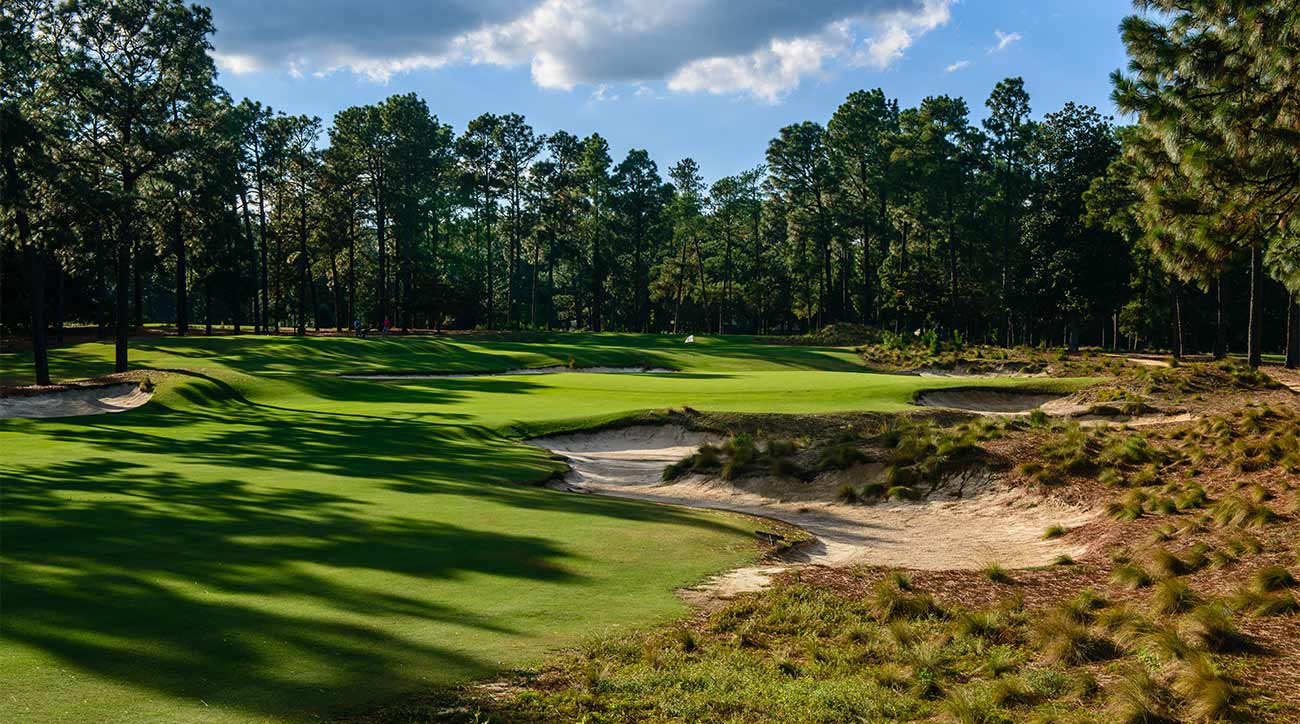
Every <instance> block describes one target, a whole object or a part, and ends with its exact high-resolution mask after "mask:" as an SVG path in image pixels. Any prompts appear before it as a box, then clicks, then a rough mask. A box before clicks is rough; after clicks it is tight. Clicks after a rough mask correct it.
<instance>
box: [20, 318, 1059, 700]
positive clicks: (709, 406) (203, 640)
mask: <svg viewBox="0 0 1300 724" xmlns="http://www.w3.org/2000/svg"><path fill="white" fill-rule="evenodd" d="M111 355H112V349H111V347H110V346H109V345H105V344H98V343H87V344H81V345H76V346H71V347H65V348H62V349H57V350H54V352H53V354H52V357H51V366H52V369H53V372H54V375H55V377H58V378H76V377H88V376H95V375H99V374H103V373H105V372H107V371H108V370H109V369H110V360H111ZM132 363H133V365H134V366H136V367H152V368H155V369H160V370H161V369H166V370H173V372H170V373H166V374H164V373H158V374H157V376H155V377H154V378H153V379H154V381H155V382H157V383H158V392H157V394H156V396H155V397H154V399H153V401H152V402H151V403H149V404H148V405H147V406H145V407H143V408H141V409H139V410H135V411H132V412H129V413H125V414H120V415H106V416H97V417H84V418H69V419H64V420H4V421H0V450H3V451H4V455H3V458H2V459H0V479H3V483H4V484H3V490H2V491H0V496H2V498H0V503H2V506H3V525H2V526H0V565H2V566H3V570H4V585H3V587H2V588H0V597H2V601H0V605H2V607H3V641H2V645H0V691H3V692H4V694H3V696H0V720H3V721H66V722H80V721H103V722H114V721H120V722H128V721H132V722H133V721H147V720H153V721H205V722H244V721H305V720H308V719H315V718H319V717H327V718H328V717H333V716H339V715H346V714H347V713H349V712H355V711H360V710H364V709H367V708H370V707H372V706H374V705H377V704H381V703H384V702H389V701H392V700H394V699H398V698H400V697H402V696H404V695H409V694H412V693H419V692H425V691H429V690H431V689H432V688H435V687H439V686H443V685H449V684H456V683H460V682H464V681H466V680H469V679H473V678H477V677H483V676H489V675H492V674H493V673H495V672H498V671H500V670H502V669H504V668H511V667H517V666H523V665H528V664H532V663H536V662H539V661H541V660H542V658H543V656H544V655H545V654H546V653H547V652H549V651H552V650H554V649H556V648H558V647H561V646H568V645H572V644H575V643H577V642H579V641H581V640H583V639H585V638H587V637H589V636H592V635H609V634H615V633H617V632H619V631H622V630H626V629H628V628H633V627H642V626H646V625H649V624H653V623H656V622H660V621H666V620H669V619H671V618H673V617H675V616H679V615H680V614H681V612H682V610H683V608H682V604H681V603H680V602H679V601H678V600H677V599H676V597H675V596H674V595H673V594H672V590H673V589H674V588H676V587H679V586H682V585H686V584H690V583H693V582H696V581H699V580H701V579H702V578H704V577H705V576H707V575H709V574H710V573H713V572H715V571H718V570H722V569H725V568H728V567H732V566H736V565H739V564H742V563H744V562H746V561H749V560H752V559H753V557H754V556H755V555H756V549H755V546H754V544H753V541H752V530H753V522H752V521H749V520H747V519H744V518H741V517H739V516H734V515H729V514H725V513H714V512H708V513H706V512H697V511H691V510H686V509H681V508H672V507H665V506H656V505H651V504H646V503H640V502H634V501H626V500H617V499H611V498H599V497H591V496H583V495H574V494H566V493H560V492H555V491H549V490H543V489H539V488H534V487H530V486H527V485H520V484H519V483H524V482H529V481H535V480H538V479H541V478H544V477H545V476H547V475H549V474H551V473H553V472H555V471H557V470H559V469H560V468H561V467H562V464H561V463H559V462H557V461H555V460H552V459H551V458H550V456H549V455H548V454H547V453H546V452H545V451H542V450H539V449H536V448H532V447H528V446H524V445H520V444H519V443H518V440H519V439H521V438H523V437H526V436H530V435H535V434H541V433H546V432H552V431H558V430H565V429H574V428H577V427H581V426H585V425H591V424H595V423H599V422H604V421H612V420H616V419H618V418H620V417H624V416H627V415H629V414H632V413H635V412H638V411H643V410H647V409H654V408H663V407H668V406H676V407H680V406H685V405H689V406H691V407H694V408H696V409H701V410H718V411H732V412H760V411H761V412H790V413H793V412H841V411H849V410H902V409H906V408H907V407H908V402H909V400H911V399H912V397H913V396H914V395H915V394H916V392H917V391H918V390H919V389H921V388H922V387H928V388H933V387H940V386H947V385H949V384H963V381H961V380H953V381H946V380H935V379H925V378H918V377H906V376H882V375H871V374H866V373H863V372H861V371H859V370H860V369H861V368H860V367H859V366H858V361H857V359H856V357H855V355H853V353H852V352H850V351H848V350H842V349H833V348H816V347H780V346H771V345H763V344H757V343H755V342H753V341H751V340H748V339H745V338H734V339H733V338H728V339H720V338H712V339H704V340H702V341H701V342H700V343H699V344H696V345H693V346H686V345H682V344H681V343H680V341H679V340H674V339H673V338H670V337H660V336H648V335H647V336H637V335H586V336H576V335H549V336H548V335H535V336H533V337H532V338H530V339H529V341H518V340H512V339H492V338H465V339H461V338H456V339H444V338H434V339H430V338H411V339H387V340H378V339H370V340H356V339H351V338H313V339H293V338H286V337H280V338H267V337H240V338H206V339H205V338H187V339H176V338H150V339H143V340H137V341H136V342H135V343H134V345H133V348H132ZM570 363H572V364H574V365H577V366H587V365H640V364H649V365H653V366H662V367H669V368H672V369H675V370H679V372H678V373H672V374H662V375H644V376H635V375H575V374H561V375H551V376H530V377H497V378H462V379H442V380H422V381H402V382H374V381H357V380H345V379H340V378H338V377H337V374H338V373H341V372H359V371H372V372H378V371H390V370H402V371H430V372H431V371H471V370H472V371H482V370H505V369H512V368H517V367H521V366H545V365H551V364H570ZM28 364H29V361H28V360H27V359H25V358H24V357H23V356H22V355H21V354H13V353H8V354H3V355H0V376H2V377H3V380H4V382H5V383H6V384H19V383H24V382H30V376H29V374H28V371H27V365H28ZM964 384H967V385H968V384H969V383H964ZM995 384H998V385H1015V384H1024V383H1023V382H1021V381H1014V380H998V381H995ZM1061 384H1063V385H1066V386H1068V385H1069V384H1070V383H1061ZM1041 385H1042V383H1041V382H1038V383H1037V384H1036V385H1035V386H1037V387H1041Z"/></svg>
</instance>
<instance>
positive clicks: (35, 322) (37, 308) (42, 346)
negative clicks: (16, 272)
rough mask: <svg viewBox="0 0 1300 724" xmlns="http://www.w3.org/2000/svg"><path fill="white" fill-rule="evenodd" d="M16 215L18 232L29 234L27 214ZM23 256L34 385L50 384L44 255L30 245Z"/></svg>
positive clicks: (24, 248) (25, 245) (28, 244)
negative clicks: (27, 287) (30, 328)
mask: <svg viewBox="0 0 1300 724" xmlns="http://www.w3.org/2000/svg"><path fill="white" fill-rule="evenodd" d="M18 215H19V216H20V217H22V219H23V220H22V221H21V222H19V223H20V224H21V227H20V232H19V233H21V234H23V235H26V234H29V233H30V230H29V229H26V228H22V227H26V226H27V221H26V217H27V214H26V212H24V211H21V210H20V211H19V212H18ZM23 256H24V257H26V260H27V273H28V276H30V277H31V279H30V280H29V281H30V283H31V295H32V298H31V305H32V359H33V360H34V361H35V367H36V384H38V385H48V384H50V361H49V351H48V346H47V340H46V338H45V255H44V254H41V253H39V252H38V251H36V249H35V248H33V247H32V245H31V243H26V244H23Z"/></svg>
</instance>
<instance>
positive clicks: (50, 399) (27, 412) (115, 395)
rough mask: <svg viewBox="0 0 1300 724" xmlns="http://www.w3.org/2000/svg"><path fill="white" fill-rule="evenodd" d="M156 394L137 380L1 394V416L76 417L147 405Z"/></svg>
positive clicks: (122, 410) (124, 410)
mask: <svg viewBox="0 0 1300 724" xmlns="http://www.w3.org/2000/svg"><path fill="white" fill-rule="evenodd" d="M152 397H153V393H152V392H144V391H142V390H141V389H140V385H139V384H138V383H135V382H121V383H118V384H113V385H104V386H102V387H74V388H70V389H65V390H51V391H49V392H39V393H36V394H34V395H26V396H21V397H3V398H0V418H10V417H31V418H47V417H74V416H77V415H103V414H108V413H114V412H126V411H127V410H132V409H135V408H137V407H139V406H141V405H143V404H144V403H146V402H148V401H149V400H150V398H152Z"/></svg>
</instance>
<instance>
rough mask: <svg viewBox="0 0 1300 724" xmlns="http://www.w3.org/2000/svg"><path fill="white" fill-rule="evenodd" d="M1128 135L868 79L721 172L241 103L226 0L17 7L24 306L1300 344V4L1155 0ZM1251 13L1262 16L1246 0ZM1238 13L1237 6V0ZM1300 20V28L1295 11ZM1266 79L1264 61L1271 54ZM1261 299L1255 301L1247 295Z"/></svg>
mask: <svg viewBox="0 0 1300 724" xmlns="http://www.w3.org/2000/svg"><path fill="white" fill-rule="evenodd" d="M1148 4H1149V5H1152V6H1153V7H1155V8H1156V9H1163V10H1164V12H1163V13H1161V14H1159V15H1156V16H1150V15H1148V16H1141V17H1134V18H1130V19H1128V20H1127V21H1126V22H1125V24H1124V26H1123V28H1122V33H1123V37H1124V41H1125V43H1126V45H1127V47H1128V49H1129V53H1130V56H1131V58H1132V62H1131V67H1130V69H1129V72H1128V73H1116V74H1115V77H1114V86H1115V100H1116V102H1117V104H1118V105H1119V106H1120V107H1121V108H1122V109H1123V110H1125V111H1128V112H1131V113H1133V114H1134V115H1135V116H1136V118H1137V123H1135V124H1134V125H1130V126H1125V127H1120V128H1117V127H1116V126H1115V125H1114V123H1113V122H1112V120H1111V119H1109V118H1106V117H1104V116H1102V115H1101V114H1100V113H1098V111H1097V110H1096V109H1094V108H1091V107H1087V106H1082V105H1077V104H1074V103H1067V104H1066V105H1065V106H1064V107H1063V108H1061V109H1060V110H1057V111H1055V112H1051V113H1047V114H1045V115H1043V116H1042V117H1041V119H1040V120H1035V119H1034V117H1033V114H1032V113H1031V107H1030V97H1029V95H1028V93H1027V92H1026V90H1025V87H1024V83H1023V81H1022V80H1021V79H1019V78H1008V79H1006V80H1004V81H1002V82H1000V83H998V84H997V86H996V87H995V88H994V89H993V90H992V92H991V94H990V95H989V97H988V99H987V100H986V101H985V106H986V111H987V112H986V114H985V117H984V118H983V120H982V121H980V122H979V123H973V122H972V120H971V112H970V109H969V107H968V106H967V103H966V101H964V100H963V99H961V98H955V97H951V96H932V97H928V98H925V99H924V100H923V101H922V102H921V103H920V104H919V105H917V106H916V107H913V108H903V107H900V105H899V103H898V101H897V100H894V99H891V98H889V97H887V96H886V94H885V93H884V92H883V91H881V90H879V89H877V90H872V91H858V92H854V93H852V94H850V95H849V96H848V98H847V99H846V100H845V101H844V103H842V104H841V105H840V106H839V107H838V108H837V109H836V110H835V111H834V113H833V114H832V115H831V116H830V118H828V119H826V121H825V123H820V122H814V121H807V122H803V123H797V124H793V125H790V126H787V127H785V128H782V129H780V131H779V133H778V134H777V136H776V137H775V138H773V139H772V140H771V142H770V143H769V144H768V147H767V149H766V151H765V154H764V156H763V159H764V162H765V163H764V164H763V165H760V166H757V167H755V168H753V169H752V170H749V171H746V172H744V173H740V174H736V175H731V176H725V177H722V178H720V179H718V180H716V181H714V182H713V183H706V181H705V177H704V173H703V171H702V169H700V168H699V166H698V164H696V163H695V162H694V161H693V160H691V159H689V158H686V159H682V160H680V161H678V162H676V163H674V164H673V165H672V166H671V167H670V168H668V169H667V173H666V174H664V173H663V172H661V170H660V169H659V167H658V165H657V164H656V163H655V161H654V160H653V159H652V158H651V156H650V154H649V153H648V152H647V151H645V150H641V149H633V150H631V151H629V152H628V153H627V154H626V155H625V156H624V157H623V158H622V159H621V160H616V159H614V158H613V157H612V156H611V153H610V146H609V143H608V142H607V141H606V140H605V139H604V138H603V137H602V136H600V135H599V134H591V135H589V136H587V137H585V138H582V137H578V136H576V135H573V134H570V133H567V132H565V131H554V132H551V133H540V132H539V131H537V130H536V129H534V128H533V127H531V126H530V125H529V124H528V122H527V120H526V119H525V118H524V117H523V116H521V115H518V114H514V113H506V114H492V113H488V114H483V115H481V116H479V117H477V118H475V119H473V120H472V121H470V122H469V123H468V124H467V126H466V127H465V128H464V129H459V130H458V129H454V128H452V127H451V126H450V125H448V124H445V123H443V122H441V121H440V120H439V119H438V117H437V116H436V115H435V114H434V113H433V112H432V110H431V109H430V108H429V106H428V104H427V103H426V102H425V101H424V100H423V99H421V98H419V97H418V96H416V95H415V94H405V95H394V96H392V97H390V98H388V99H386V100H384V101H382V102H379V103H376V104H373V105H362V106H354V107H351V108H347V109H344V110H342V111H340V112H339V113H337V114H336V115H335V117H334V118H333V119H332V120H331V122H330V123H329V125H328V126H326V125H325V124H324V123H323V122H322V121H321V119H318V118H314V117H307V116H298V115H287V114H285V113H282V112H279V111H275V110H273V109H272V108H270V107H267V106H264V105H262V104H261V103H259V102H256V101H253V100H248V99H245V100H242V101H239V102H235V101H234V100H233V99H231V98H230V97H229V95H228V94H227V93H226V92H225V91H224V90H223V89H222V88H221V87H220V86H219V84H218V83H217V74H216V70H215V67H214V65H213V62H212V59H211V46H210V43H209V37H210V35H211V34H212V32H213V30H214V29H213V26H212V21H211V16H210V13H209V11H208V10H207V9H206V8H203V7H201V6H191V5H185V4H184V3H182V2H180V1H179V0H81V1H79V2H75V3H73V2H69V3H62V2H52V1H51V0H12V1H11V2H7V3H6V4H5V5H4V8H3V10H0V23H2V24H0V47H2V52H3V70H2V71H0V124H3V125H2V126H0V130H2V131H3V134H2V135H0V139H2V140H0V163H2V164H3V168H0V171H2V172H3V189H4V201H3V220H4V237H5V241H6V243H5V245H4V247H3V252H2V253H3V278H4V281H5V283H4V285H3V287H4V289H3V324H4V327H5V330H6V332H10V333H12V332H15V331H26V332H30V334H31V336H32V339H33V347H34V351H35V359H36V367H37V377H38V380H40V381H41V382H42V383H44V382H47V381H48V379H49V377H48V369H47V365H46V351H45V350H46V334H47V329H52V330H53V333H54V334H55V335H56V336H61V335H62V330H63V328H64V326H65V324H68V323H70V322H71V321H78V322H83V323H93V324H94V325H95V326H96V328H97V329H98V330H99V334H100V336H101V337H107V336H109V335H110V333H111V335H112V336H113V337H114V339H115V341H116V366H117V369H118V370H125V369H126V368H127V364H128V359H127V340H128V337H129V335H130V334H131V332H132V331H133V330H134V329H137V328H139V327H140V326H141V325H143V324H144V323H146V322H149V321H165V322H170V323H173V324H174V325H175V330H176V333H177V334H180V335H185V334H189V333H191V331H192V330H191V326H192V325H193V323H194V321H195V320H199V319H201V320H202V321H203V324H204V327H205V332H207V333H211V331H212V328H213V325H221V326H223V327H225V326H230V327H233V329H234V331H236V332H238V331H243V330H244V329H246V328H247V329H251V330H252V331H255V332H261V333H279V332H281V331H291V332H294V333H297V334H304V333H306V332H307V331H308V330H309V329H310V330H321V329H338V330H342V329H346V328H349V327H350V326H351V325H352V324H353V323H354V320H356V321H360V322H361V323H362V324H363V325H365V326H367V327H374V326H378V325H380V324H382V323H384V322H386V321H387V322H391V323H392V325H393V326H394V327H396V328H399V329H402V330H411V329H421V330H426V329H433V330H441V329H444V328H456V329H474V328H484V329H586V330H592V331H616V330H617V331H636V332H665V331H667V332H697V333H700V332H708V333H728V332H743V333H757V334H783V333H795V332H804V331H808V330H811V329H815V328H818V327H820V326H823V325H826V324H832V323H837V322H855V323H861V324H865V325H870V326H872V327H877V328H880V329H883V330H888V331H889V332H891V333H893V334H897V335H902V334H907V335H910V334H912V333H913V332H914V331H915V330H919V329H927V330H929V329H934V330H941V331H942V333H943V334H944V335H951V336H954V337H956V338H960V339H963V340H972V341H985V342H993V343H999V344H1006V345H1015V344H1044V343H1051V344H1062V345H1065V346H1068V347H1070V348H1072V349H1074V348H1077V347H1078V346H1079V345H1080V344H1081V343H1089V344H1096V345H1100V346H1104V347H1108V348H1125V349H1129V348H1137V347H1155V346H1159V347H1164V348H1168V349H1171V350H1172V351H1173V353H1174V354H1175V355H1179V354H1182V352H1183V350H1184V349H1189V350H1190V349H1212V350H1213V351H1214V352H1215V353H1216V355H1220V356H1221V355H1224V354H1227V353H1228V352H1229V351H1230V350H1242V349H1244V350H1245V351H1246V352H1247V353H1248V358H1249V360H1250V362H1251V363H1252V364H1258V362H1259V359H1260V355H1261V352H1262V350H1263V349H1265V348H1266V347H1271V348H1281V347H1282V346H1284V340H1285V342H1286V345H1285V346H1286V347H1287V352H1288V363H1289V364H1296V362H1297V360H1298V359H1300V329H1298V328H1300V310H1298V309H1297V304H1296V294H1297V292H1300V246H1297V241H1296V239H1297V238H1300V234H1298V233H1297V232H1298V231H1300V222H1298V221H1297V217H1296V214H1295V209H1296V206H1297V203H1300V179H1298V178H1297V174H1300V170H1298V169H1300V164H1297V162H1296V159H1297V157H1298V154H1297V151H1298V149H1300V140H1298V139H1300V132H1298V131H1297V127H1296V121H1295V118H1296V117H1297V114H1296V113H1295V109H1296V106H1297V97H1298V96H1297V90H1296V85H1295V83H1296V80H1295V78H1296V74H1295V73H1293V72H1292V73H1288V72H1285V70H1286V68H1287V67H1288V66H1287V64H1288V63H1293V62H1294V58H1295V57H1300V55H1297V54H1296V53H1294V52H1293V51H1294V50H1295V49H1296V40H1295V39H1294V37H1292V36H1291V35H1288V32H1289V31H1287V30H1285V28H1288V27H1294V26H1295V24H1296V15H1297V11H1296V9H1295V7H1294V4H1293V3H1273V4H1258V3H1232V2H1230V3H1226V4H1225V3H1218V2H1215V3H1211V2H1191V3H1187V2H1180V3H1177V5H1176V6H1175V4H1174V3H1172V2H1150V3H1148ZM1229 6H1231V7H1229ZM1237 6H1240V7H1237ZM1288 21H1289V23H1290V24H1289V25H1288ZM1243 67H1245V68H1248V69H1249V71H1250V72H1242V71H1241V69H1242V68H1243ZM1243 310H1244V311H1243Z"/></svg>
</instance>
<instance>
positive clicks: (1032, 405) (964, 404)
mask: <svg viewBox="0 0 1300 724" xmlns="http://www.w3.org/2000/svg"><path fill="white" fill-rule="evenodd" d="M1062 397H1063V395H1059V394H1052V393H1043V392H1019V391H1015V390H992V389H983V390H980V389H952V390H930V391H928V392H922V393H921V394H920V395H917V397H916V400H915V401H914V403H913V404H916V405H920V406H922V407H943V408H947V409H949V410H967V411H970V412H980V413H986V414H1002V415H1008V414H1019V413H1025V412H1030V411H1031V410H1035V409H1037V408H1039V407H1042V406H1043V405H1044V404H1046V403H1049V402H1052V401H1054V400H1059V399H1061V398H1062Z"/></svg>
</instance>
